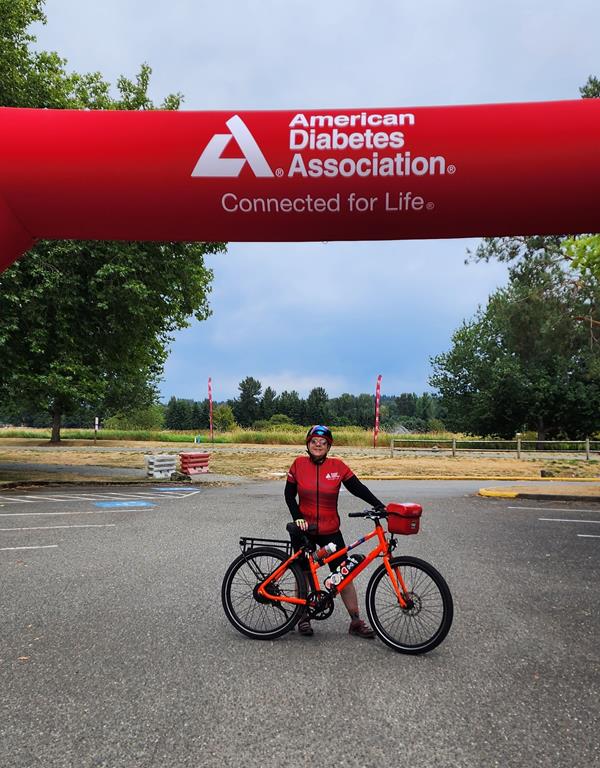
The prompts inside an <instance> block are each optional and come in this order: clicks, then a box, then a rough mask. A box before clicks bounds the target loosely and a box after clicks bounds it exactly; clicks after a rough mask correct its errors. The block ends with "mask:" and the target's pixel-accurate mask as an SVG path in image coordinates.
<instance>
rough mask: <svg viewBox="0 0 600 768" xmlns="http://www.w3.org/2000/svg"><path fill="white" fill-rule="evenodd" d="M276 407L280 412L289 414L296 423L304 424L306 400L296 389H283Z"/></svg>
mask: <svg viewBox="0 0 600 768" xmlns="http://www.w3.org/2000/svg"><path fill="white" fill-rule="evenodd" d="M276 407H277V412H278V413H283V414H285V415H286V416H289V417H290V419H291V420H292V421H293V422H294V424H304V402H303V401H302V400H301V399H300V395H299V394H298V393H297V392H296V390H295V389H293V390H292V391H291V392H287V391H283V392H282V393H281V394H280V395H279V397H278V398H277V405H276Z"/></svg>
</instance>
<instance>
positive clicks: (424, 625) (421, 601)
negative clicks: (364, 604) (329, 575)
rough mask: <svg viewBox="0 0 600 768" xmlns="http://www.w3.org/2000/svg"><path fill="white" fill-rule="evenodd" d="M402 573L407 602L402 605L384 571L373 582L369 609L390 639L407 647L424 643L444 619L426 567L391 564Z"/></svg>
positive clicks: (439, 601) (436, 592)
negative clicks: (375, 585) (373, 587)
mask: <svg viewBox="0 0 600 768" xmlns="http://www.w3.org/2000/svg"><path fill="white" fill-rule="evenodd" d="M394 567H395V569H397V571H399V573H400V575H401V576H402V581H403V582H404V585H405V586H406V590H407V593H406V594H405V595H404V599H405V600H407V602H408V606H407V607H406V608H402V606H401V605H400V604H399V601H398V597H397V595H396V591H395V589H394V586H393V584H392V581H391V579H390V577H389V574H388V573H387V572H385V573H383V575H382V576H381V578H380V580H379V581H378V583H377V587H376V590H375V594H374V600H373V606H372V608H373V611H374V613H375V615H376V618H377V625H378V627H379V629H380V630H381V631H382V632H383V633H384V634H385V635H386V636H387V637H389V638H391V639H392V640H393V642H394V643H396V644H398V645H400V646H402V647H407V648H415V647H418V646H421V645H424V644H426V643H427V642H428V641H429V640H430V639H431V638H432V637H434V636H435V634H436V633H437V632H438V630H439V628H440V626H441V625H442V623H443V621H444V601H443V597H442V595H441V593H440V590H439V588H438V586H437V584H436V583H435V581H434V580H433V578H432V577H431V576H430V575H429V573H427V571H425V570H423V569H422V568H419V567H417V566H414V565H412V564H410V565H408V564H400V565H395V566H394Z"/></svg>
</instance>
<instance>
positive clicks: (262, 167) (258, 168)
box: [192, 115, 273, 178]
mask: <svg viewBox="0 0 600 768" xmlns="http://www.w3.org/2000/svg"><path fill="white" fill-rule="evenodd" d="M225 124H226V126H227V127H228V128H229V130H230V131H231V133H216V134H215V135H214V136H213V137H212V139H211V140H210V141H209V142H208V144H207V145H206V147H205V149H204V152H203V153H202V154H201V155H200V157H199V158H198V162H197V163H196V165H195V166H194V170H193V171H192V176H201V177H204V178H206V177H213V178H214V177H217V178H225V177H226V178H235V177H237V176H239V175H240V173H241V172H242V168H243V167H244V165H245V163H248V165H249V166H250V168H252V170H253V172H254V175H255V176H257V177H259V178H268V177H272V176H273V171H272V170H271V168H270V166H269V164H268V163H267V161H266V160H265V156H264V155H263V153H262V152H261V151H260V147H259V146H258V144H257V143H256V141H255V139H254V136H253V135H252V134H251V133H250V131H249V130H248V127H247V126H246V124H245V123H244V121H243V120H242V118H241V117H240V116H239V115H234V116H233V117H231V118H229V120H228V121H227V122H226V123H225ZM233 138H235V140H236V141H237V143H238V146H239V148H240V149H241V150H242V154H243V155H244V157H243V158H241V157H240V158H237V157H222V154H223V152H224V151H225V148H226V147H227V145H228V144H229V142H230V141H231V139H233Z"/></svg>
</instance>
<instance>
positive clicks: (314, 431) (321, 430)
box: [306, 424, 333, 447]
mask: <svg viewBox="0 0 600 768" xmlns="http://www.w3.org/2000/svg"><path fill="white" fill-rule="evenodd" d="M312 437H324V438H325V440H327V444H328V445H329V447H331V445H332V443H333V435H332V434H331V430H330V429H329V427H324V426H323V425H322V424H315V426H314V427H311V428H310V429H309V430H308V432H307V433H306V445H307V446H308V444H309V442H310V440H311V438H312Z"/></svg>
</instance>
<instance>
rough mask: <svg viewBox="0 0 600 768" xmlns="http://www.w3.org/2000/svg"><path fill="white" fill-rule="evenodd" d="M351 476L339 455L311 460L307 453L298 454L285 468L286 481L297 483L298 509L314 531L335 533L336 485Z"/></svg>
mask: <svg viewBox="0 0 600 768" xmlns="http://www.w3.org/2000/svg"><path fill="white" fill-rule="evenodd" d="M353 476H354V472H353V471H352V470H351V469H350V467H349V466H347V465H346V464H344V462H343V461H342V460H341V459H329V458H327V459H325V461H324V462H323V463H322V464H315V463H314V462H313V461H311V460H310V459H309V457H308V456H299V457H298V458H297V459H296V460H295V461H294V463H293V464H292V466H291V467H290V469H289V472H288V481H289V482H290V483H295V484H296V485H297V487H298V498H299V506H300V512H301V513H302V516H303V517H304V519H305V520H306V522H307V523H308V524H309V525H316V526H317V533H319V534H327V533H335V532H336V531H339V529H340V516H339V515H338V510H337V502H338V496H339V495H340V485H341V484H342V483H343V482H346V481H347V480H349V479H350V478H351V477H353Z"/></svg>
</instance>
